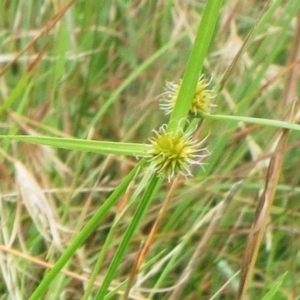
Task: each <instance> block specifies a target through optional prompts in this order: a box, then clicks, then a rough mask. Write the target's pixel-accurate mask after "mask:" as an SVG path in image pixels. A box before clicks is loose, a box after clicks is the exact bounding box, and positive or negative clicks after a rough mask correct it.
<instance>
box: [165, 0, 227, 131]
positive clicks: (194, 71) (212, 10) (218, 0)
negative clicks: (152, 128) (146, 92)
mask: <svg viewBox="0 0 300 300" xmlns="http://www.w3.org/2000/svg"><path fill="white" fill-rule="evenodd" d="M222 2H223V1H222V0H209V1H206V6H205V9H204V13H203V16H202V20H201V23H200V26H199V29H198V32H197V36H196V39H195V42H194V46H193V48H192V51H191V54H190V57H189V60H188V63H187V67H186V70H185V73H184V76H183V79H182V83H181V88H180V91H179V94H178V98H177V100H176V103H175V107H174V110H173V112H172V115H171V118H170V121H169V129H170V130H176V129H177V128H178V126H180V127H181V128H183V127H184V125H185V123H184V122H182V120H184V119H185V118H186V117H187V115H188V112H189V110H190V107H191V103H192V100H193V96H194V93H195V89H196V86H197V82H198V78H199V76H200V73H201V70H202V67H203V63H204V60H205V57H206V55H207V52H208V48H209V46H210V42H211V39H212V36H213V33H214V29H215V26H216V24H217V21H218V17H219V12H220V9H221V6H222Z"/></svg>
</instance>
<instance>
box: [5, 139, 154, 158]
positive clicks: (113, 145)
mask: <svg viewBox="0 0 300 300" xmlns="http://www.w3.org/2000/svg"><path fill="white" fill-rule="evenodd" d="M0 139H10V140H15V141H20V142H26V143H31V144H39V145H48V146H52V147H56V148H63V149H69V150H76V151H88V152H94V153H101V154H116V155H132V156H138V157H147V156H148V155H147V153H146V151H147V149H148V148H149V145H146V144H137V143H120V142H106V141H94V140H92V141H91V140H83V139H72V138H57V137H48V136H27V135H0Z"/></svg>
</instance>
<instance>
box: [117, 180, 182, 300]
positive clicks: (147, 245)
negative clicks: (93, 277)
mask: <svg viewBox="0 0 300 300" xmlns="http://www.w3.org/2000/svg"><path fill="white" fill-rule="evenodd" d="M178 184H179V178H178V177H177V178H176V179H175V180H174V182H173V183H172V186H171V188H170V191H169V193H168V195H167V198H166V200H165V201H164V203H163V205H162V207H161V209H160V211H159V214H158V216H157V218H156V220H155V223H154V224H153V226H152V228H151V231H150V233H149V235H148V238H147V240H146V242H145V244H144V245H143V248H142V249H141V251H139V254H138V258H137V260H136V263H135V264H134V266H133V268H132V271H131V274H130V278H129V284H128V285H127V289H126V291H125V293H124V296H123V298H122V299H123V300H126V299H128V295H129V292H130V289H131V287H132V285H133V283H134V279H135V278H136V276H137V274H138V273H139V270H140V268H141V266H142V264H143V262H144V261H145V259H146V256H147V254H148V252H149V250H150V247H151V245H152V244H153V241H154V238H155V235H156V233H157V231H158V229H159V226H160V224H161V221H162V220H163V217H164V215H165V213H166V211H167V209H168V207H169V204H170V201H171V200H172V199H173V196H174V193H175V191H176V189H177V187H178Z"/></svg>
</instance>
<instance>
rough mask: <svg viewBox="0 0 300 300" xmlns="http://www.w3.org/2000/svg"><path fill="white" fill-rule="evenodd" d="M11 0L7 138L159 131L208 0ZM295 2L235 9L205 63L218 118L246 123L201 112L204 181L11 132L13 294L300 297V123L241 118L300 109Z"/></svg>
mask: <svg viewBox="0 0 300 300" xmlns="http://www.w3.org/2000/svg"><path fill="white" fill-rule="evenodd" d="M213 2H214V3H217V2H219V3H221V1H215V0H214V1H211V3H213ZM0 5H1V12H2V17H1V18H0V41H1V43H0V44H1V46H0V47H1V54H0V64H1V65H0V67H1V70H0V75H1V77H0V98H1V103H0V105H1V106H0V115H1V123H0V134H1V135H16V134H17V135H28V136H46V137H50V136H51V137H64V138H70V139H74V141H75V142H76V140H75V139H84V140H98V141H112V142H124V143H125V142H130V143H140V144H145V143H148V141H149V138H150V137H151V136H153V133H152V130H153V129H156V130H157V129H158V128H159V127H160V126H161V125H162V124H164V123H167V122H168V119H169V118H168V117H167V116H165V115H164V114H163V112H161V111H160V110H159V107H158V106H159V99H160V98H161V96H160V95H161V94H162V93H163V92H164V91H165V83H166V81H174V82H179V81H180V79H181V78H182V76H183V74H184V71H185V68H186V66H187V61H188V58H189V55H190V53H191V50H192V47H193V42H194V39H195V36H196V34H197V30H198V26H199V23H200V21H201V20H203V15H204V14H205V12H204V7H205V1H196V0H195V1H194V0H189V1H179V0H178V1H175V0H155V1H133V0H132V1H128V0H127V1H126V0H118V1H95V0H85V1H80V0H78V1H71V2H66V1H59V0H57V1H50V0H49V1H48V0H46V1H36V0H34V1H33V0H26V1H22V0H14V1H2V2H1V4H0ZM299 12H300V2H299V1H294V0H286V1H283V0H282V1H279V0H274V1H258V0H240V1H234V0H233V1H224V3H223V4H222V7H221V10H220V15H219V18H218V22H217V24H216V30H215V31H213V28H211V34H214V36H213V40H212V43H211V44H210V45H209V46H210V47H209V51H208V55H207V57H206V60H205V62H204V66H203V69H202V73H203V74H204V75H205V77H206V78H207V79H208V80H210V89H212V90H213V92H212V93H213V95H214V98H213V99H212V102H213V103H214V104H215V105H216V106H215V107H214V108H213V110H212V114H218V115H225V116H227V115H238V116H241V118H240V120H241V121H240V122H232V121H229V120H221V119H218V120H216V119H215V120H214V119H213V118H207V119H205V120H202V121H201V122H200V123H199V125H198V127H197V130H196V132H195V136H196V137H197V138H198V139H203V138H204V137H206V136H208V137H207V139H206V141H205V145H204V146H205V147H207V148H208V149H209V151H210V156H209V157H208V158H206V159H205V166H204V170H203V169H202V168H193V170H192V173H193V174H194V176H193V177H189V178H187V179H185V178H182V177H177V178H175V179H174V180H172V181H171V182H168V180H164V179H161V178H156V177H155V176H152V175H153V174H152V173H151V172H149V170H148V169H147V166H146V165H145V166H146V168H143V166H144V165H143V160H139V159H137V158H136V157H135V156H134V155H133V156H119V155H115V154H113V155H110V154H108V155H100V154H95V153H90V152H82V151H76V150H66V149H61V148H60V147H58V148H57V145H56V146H55V147H49V146H45V145H41V144H37V145H33V144H29V143H23V142H16V141H10V140H7V139H1V148H0V153H1V161H0V176H1V181H0V187H1V190H0V193H1V194H0V196H1V198H0V205H1V206H0V221H1V223H0V224H1V226H0V230H1V234H0V276H1V281H0V295H1V298H0V299H222V300H223V299H300V288H299V286H300V279H299V278H300V249H299V242H300V236H299V233H300V218H299V217H300V202H299V193H300V188H299V179H300V178H299V168H300V160H299V154H300V153H299V152H300V151H299V147H298V146H299V132H298V131H290V132H289V131H288V130H283V129H282V128H280V126H278V127H269V126H263V125H257V124H256V125H255V124H251V123H245V122H242V120H243V117H255V118H265V119H270V120H281V121H286V122H291V123H297V122H299V120H300V115H299V112H298V104H297V100H298V97H299V84H298V71H299V59H300V52H299V51H300V18H299ZM214 14H215V16H216V15H217V14H218V11H217V10H216V11H215V12H214ZM206 30H207V28H206ZM207 45H208V44H207ZM194 49H195V48H194ZM199 51H200V50H199ZM198 121H199V120H198ZM191 122H195V121H192V120H191ZM193 124H194V123H193ZM122 145H123V146H124V144H120V147H121V148H122V147H123V146H122ZM58 146H59V145H58ZM73 253H74V254H73ZM62 257H63V259H62ZM50 270H52V271H50ZM45 278H46V279H45ZM43 279H44V280H43Z"/></svg>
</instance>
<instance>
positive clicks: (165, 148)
mask: <svg viewBox="0 0 300 300" xmlns="http://www.w3.org/2000/svg"><path fill="white" fill-rule="evenodd" d="M154 132H155V137H153V138H150V142H151V145H150V149H149V150H148V154H149V155H150V156H151V157H150V158H149V162H150V169H152V170H153V171H155V172H157V174H158V175H160V176H163V177H167V178H168V180H169V181H170V180H171V178H172V177H173V176H174V175H177V174H182V175H183V176H185V177H186V176H192V174H191V171H190V167H191V166H192V165H200V166H201V165H203V163H202V162H201V160H202V159H203V158H204V157H206V156H207V155H208V151H207V149H206V148H200V146H201V144H202V143H203V141H201V142H199V141H197V140H193V139H192V134H193V131H190V132H188V133H184V132H183V130H182V129H178V130H177V131H175V132H171V131H168V130H167V125H163V126H162V127H161V128H160V129H159V130H158V131H155V130H154ZM201 153H203V154H201Z"/></svg>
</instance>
